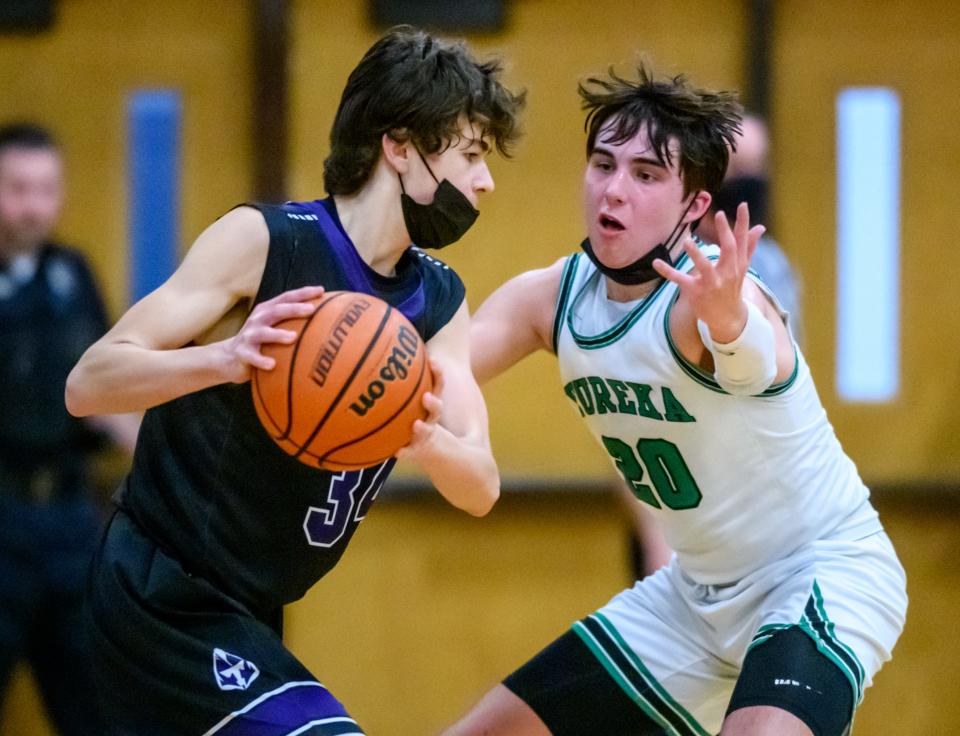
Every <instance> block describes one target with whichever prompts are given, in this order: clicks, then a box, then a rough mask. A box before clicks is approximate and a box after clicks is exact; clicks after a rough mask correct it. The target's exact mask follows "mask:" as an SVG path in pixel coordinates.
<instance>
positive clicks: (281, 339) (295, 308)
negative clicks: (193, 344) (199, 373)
mask: <svg viewBox="0 0 960 736" xmlns="http://www.w3.org/2000/svg"><path fill="white" fill-rule="evenodd" d="M324 291H325V289H324V287H322V286H302V287H300V288H299V289H291V290H290V291H285V292H283V293H282V294H280V295H278V296H275V297H274V298H273V299H268V300H267V301H265V302H261V303H260V304H258V305H257V306H256V307H254V309H253V311H252V312H250V315H249V316H248V317H247V321H246V322H244V323H243V327H241V328H240V331H239V332H238V333H237V334H236V335H234V336H233V337H231V338H229V339H228V340H224V341H223V347H224V350H225V351H226V353H227V360H228V364H229V368H228V374H229V380H230V381H231V382H233V383H243V382H244V381H249V380H250V371H251V368H260V369H262V370H267V371H269V370H272V369H273V367H274V366H275V365H276V361H275V360H274V359H273V358H271V357H269V356H266V355H264V354H263V353H262V352H260V350H261V348H262V347H263V345H265V344H267V343H281V344H285V345H289V344H290V343H292V342H294V341H295V340H296V339H297V333H296V332H294V331H293V330H282V329H279V328H277V327H274V325H276V324H277V323H278V322H282V321H283V320H285V319H292V318H295V317H308V316H309V315H311V314H313V312H314V310H315V309H316V308H317V307H316V305H315V304H312V303H311V302H310V300H311V299H316V298H317V297H318V296H322V295H323V292H324Z"/></svg>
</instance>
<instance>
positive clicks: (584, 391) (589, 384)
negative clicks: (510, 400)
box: [563, 376, 697, 422]
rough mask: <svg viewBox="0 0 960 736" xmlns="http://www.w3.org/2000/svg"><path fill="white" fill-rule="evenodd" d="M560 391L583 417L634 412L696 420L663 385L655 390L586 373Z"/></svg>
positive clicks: (656, 416) (654, 417) (643, 384)
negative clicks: (583, 376)
mask: <svg viewBox="0 0 960 736" xmlns="http://www.w3.org/2000/svg"><path fill="white" fill-rule="evenodd" d="M563 392H564V393H565V394H566V395H567V397H568V398H569V399H570V401H572V402H573V403H574V404H575V405H576V407H577V409H578V411H579V412H580V416H584V417H585V416H593V415H594V414H633V415H634V416H638V417H646V418H647V419H657V420H660V421H667V422H695V421H697V420H696V419H695V418H694V417H693V416H692V415H691V414H690V413H689V412H688V411H687V410H686V409H685V408H684V406H683V404H681V403H680V400H679V399H678V398H677V397H676V395H674V393H673V391H671V390H670V389H669V388H667V387H666V386H662V387H660V388H659V389H656V388H654V387H652V386H648V385H647V384H645V383H634V382H633V381H618V380H617V379H616V378H600V377H598V376H587V377H585V378H577V379H575V380H573V381H570V382H569V383H568V384H567V385H566V386H564V387H563Z"/></svg>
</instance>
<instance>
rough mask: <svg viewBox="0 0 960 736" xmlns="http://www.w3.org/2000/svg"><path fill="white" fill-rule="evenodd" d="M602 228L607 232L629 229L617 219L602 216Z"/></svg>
mask: <svg viewBox="0 0 960 736" xmlns="http://www.w3.org/2000/svg"><path fill="white" fill-rule="evenodd" d="M600 227H602V228H604V229H605V230H626V229H627V228H626V227H625V226H624V225H623V223H622V222H620V221H619V220H618V219H617V218H615V217H610V215H600Z"/></svg>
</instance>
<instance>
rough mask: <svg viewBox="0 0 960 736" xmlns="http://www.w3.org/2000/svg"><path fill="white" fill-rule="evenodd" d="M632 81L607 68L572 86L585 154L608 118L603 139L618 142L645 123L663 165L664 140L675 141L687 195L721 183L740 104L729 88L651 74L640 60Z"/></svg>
mask: <svg viewBox="0 0 960 736" xmlns="http://www.w3.org/2000/svg"><path fill="white" fill-rule="evenodd" d="M637 76H638V80H637V81H631V80H628V79H624V78H623V77H620V76H617V74H616V73H615V72H614V70H613V68H612V67H611V68H610V69H609V70H608V78H606V79H600V78H598V77H590V78H589V79H587V80H586V81H584V82H581V83H580V85H579V89H578V91H579V92H580V97H581V98H582V100H583V105H582V107H583V109H584V110H586V111H587V119H586V122H585V123H584V129H585V130H586V131H587V156H588V157H589V156H590V154H591V153H592V152H593V147H594V145H595V144H596V141H597V136H598V135H599V134H600V131H601V130H602V129H603V128H604V126H606V125H607V123H608V121H609V122H611V123H612V126H613V127H612V129H611V131H610V133H609V135H606V136H605V137H604V139H603V140H604V141H605V142H608V143H622V142H624V141H626V140H629V139H630V138H632V137H633V136H635V135H636V134H637V133H638V132H639V131H640V129H641V128H642V127H646V129H647V132H648V134H649V136H650V142H651V144H652V147H653V153H654V154H655V155H656V156H657V158H658V159H659V160H660V162H661V163H662V164H664V165H669V164H671V163H672V158H673V157H672V155H671V153H670V147H669V144H670V141H671V139H676V140H677V142H678V143H679V144H680V148H679V152H680V161H679V166H678V168H679V169H680V176H681V178H682V179H683V191H684V194H685V195H687V194H689V193H690V192H696V191H699V190H701V189H705V190H706V191H708V192H710V193H711V194H714V193H716V192H717V190H718V189H719V188H720V184H721V183H722V182H723V175H724V173H725V172H726V170H727V163H728V162H729V160H730V151H731V150H736V135H737V134H738V133H739V132H740V122H741V120H742V118H743V107H742V106H741V105H740V103H739V102H738V101H737V94H736V93H735V92H712V91H709V90H704V89H698V88H696V87H693V86H692V85H691V84H690V83H689V82H688V81H687V78H686V77H685V76H683V75H679V76H676V77H673V78H672V79H669V78H667V79H654V78H653V75H652V73H651V72H650V71H649V70H648V69H647V67H646V65H645V64H643V63H642V62H641V63H640V64H639V65H638V67H637Z"/></svg>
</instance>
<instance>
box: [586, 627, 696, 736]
mask: <svg viewBox="0 0 960 736" xmlns="http://www.w3.org/2000/svg"><path fill="white" fill-rule="evenodd" d="M573 631H574V633H576V634H577V636H579V637H580V639H581V640H582V641H583V643H584V644H586V646H587V648H588V649H590V651H591V652H592V653H593V655H594V656H595V657H596V658H597V660H598V661H599V662H600V664H601V665H602V666H603V668H604V669H605V670H606V671H607V673H608V674H609V675H610V677H611V678H613V680H614V682H616V683H617V685H618V686H619V687H620V688H621V689H622V690H623V692H624V693H625V694H626V695H627V697H628V698H630V699H631V700H632V701H633V702H635V703H636V704H637V705H638V706H639V707H640V709H641V710H643V712H644V713H646V714H647V716H648V717H649V718H650V719H651V720H653V721H654V722H655V723H657V725H659V726H660V727H661V728H662V729H663V732H664V733H665V734H668V736H709V733H708V732H707V731H705V730H704V729H703V727H702V726H701V725H700V724H699V723H698V722H697V720H696V718H694V717H693V716H692V715H691V714H690V713H689V712H688V711H687V710H686V709H685V708H684V707H683V706H682V705H680V704H679V703H678V702H677V701H676V700H674V699H673V697H672V696H671V695H670V693H668V692H667V691H666V689H664V687H663V686H662V685H661V684H660V683H659V682H657V679H656V678H655V677H654V676H653V675H652V674H651V673H650V671H649V670H648V669H647V668H646V667H645V666H644V664H643V662H642V661H641V660H640V658H639V657H638V656H637V654H636V652H634V651H633V650H632V649H631V648H630V646H629V645H628V644H627V642H626V641H625V640H624V639H623V637H622V636H621V635H620V632H618V631H617V629H616V627H615V626H614V625H613V624H612V623H611V622H610V620H609V619H608V618H607V617H606V616H604V615H603V614H602V613H599V612H598V613H595V614H593V615H592V616H588V617H587V618H585V619H584V620H583V621H577V622H576V623H575V624H574V625H573Z"/></svg>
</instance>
